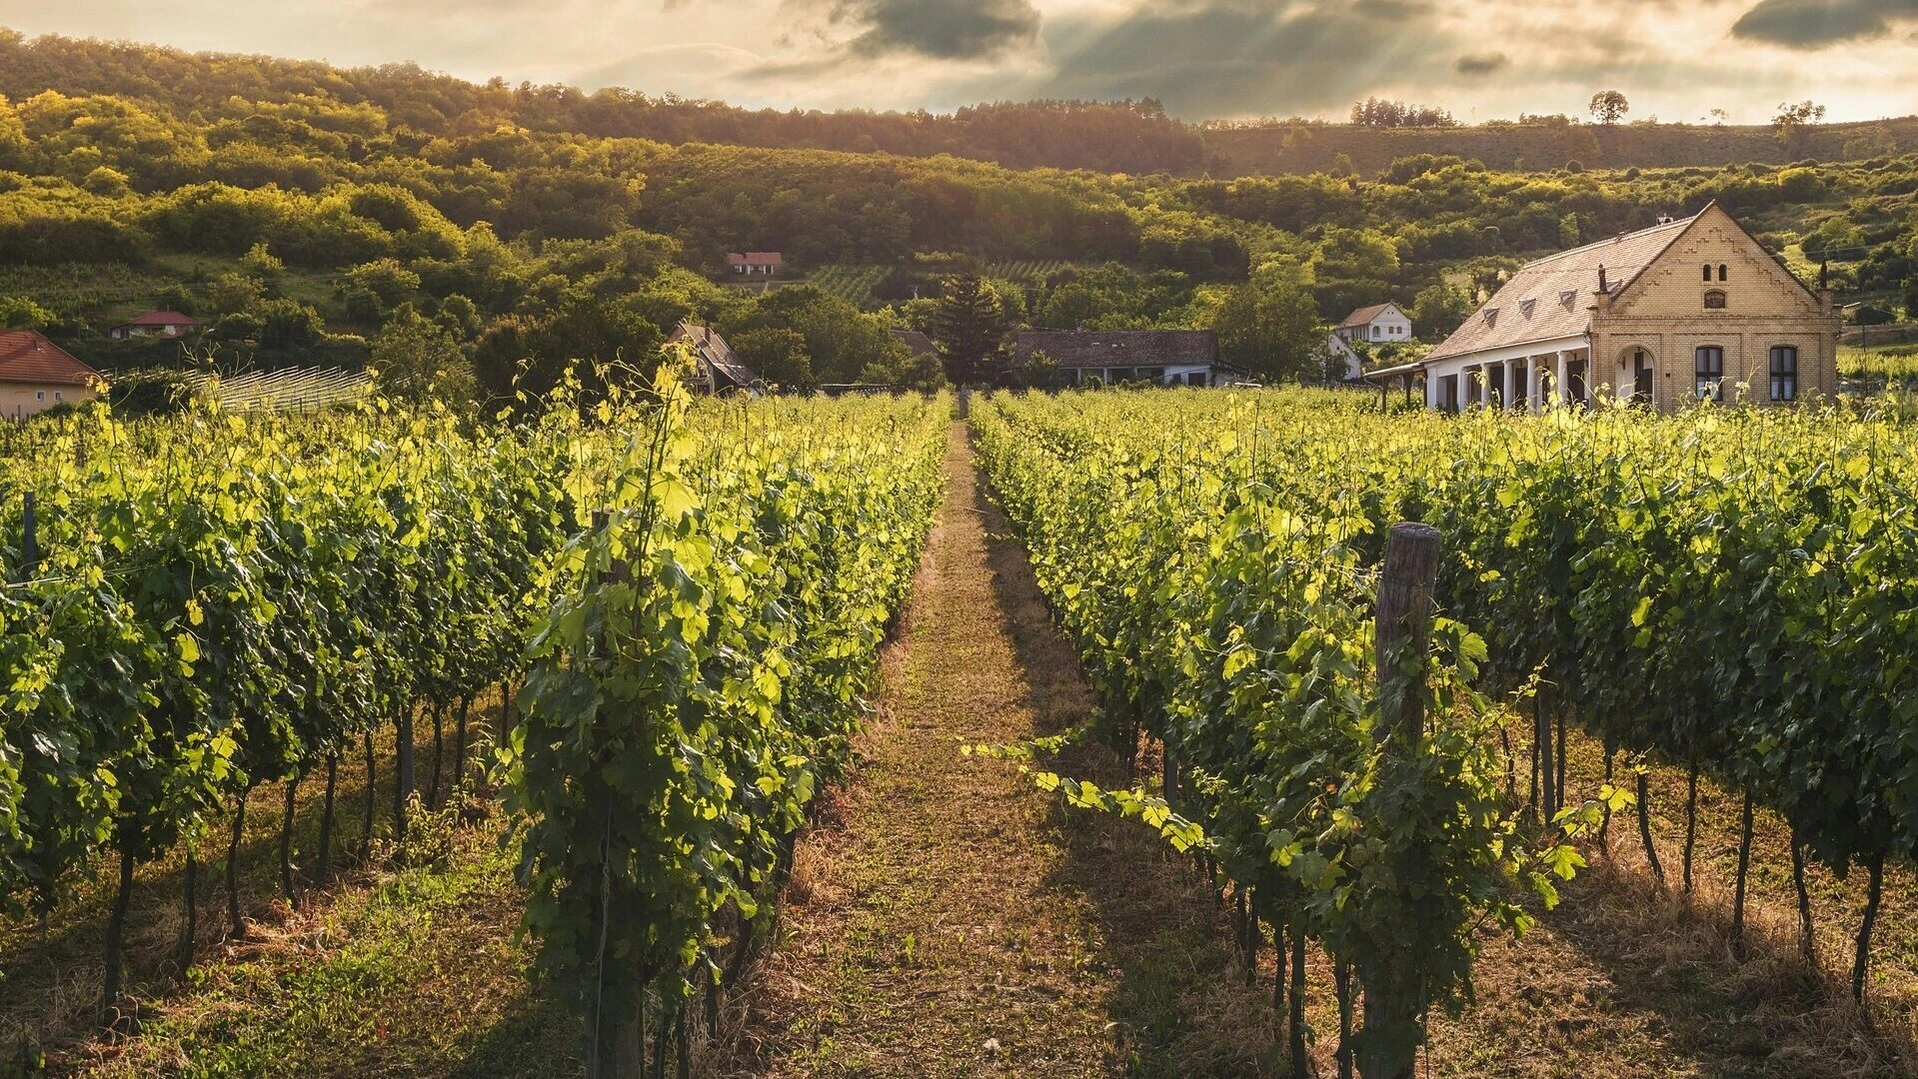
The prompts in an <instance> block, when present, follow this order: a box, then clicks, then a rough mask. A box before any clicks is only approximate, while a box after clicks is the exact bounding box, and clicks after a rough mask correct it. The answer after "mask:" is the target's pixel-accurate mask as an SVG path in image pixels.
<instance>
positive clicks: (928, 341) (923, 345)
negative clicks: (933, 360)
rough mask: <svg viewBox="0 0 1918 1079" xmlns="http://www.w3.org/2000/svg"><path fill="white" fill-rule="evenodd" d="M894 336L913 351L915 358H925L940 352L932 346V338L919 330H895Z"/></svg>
mask: <svg viewBox="0 0 1918 1079" xmlns="http://www.w3.org/2000/svg"><path fill="white" fill-rule="evenodd" d="M892 335H893V337H895V338H897V339H898V340H899V341H900V342H901V343H903V344H904V345H905V346H906V347H907V348H909V349H911V350H912V354H913V355H914V356H925V355H929V354H931V353H933V352H937V351H938V349H936V348H934V347H933V345H932V338H930V337H927V336H926V335H925V334H923V333H920V332H919V331H918V330H894V331H892Z"/></svg>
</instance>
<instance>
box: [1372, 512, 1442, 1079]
mask: <svg viewBox="0 0 1918 1079" xmlns="http://www.w3.org/2000/svg"><path fill="white" fill-rule="evenodd" d="M1438 559H1439V531H1438V529H1436V528H1433V527H1432V526H1431V525H1428V524H1420V523H1417V522H1411V521H1405V522H1400V523H1399V524H1395V525H1393V526H1392V531H1391V533H1390V535H1389V536H1388V537H1387V539H1386V543H1385V565H1384V567H1383V569H1381V571H1380V573H1379V600H1378V630H1377V644H1376V649H1377V662H1378V671H1379V675H1378V677H1379V684H1378V692H1379V718H1378V724H1377V726H1375V727H1373V729H1372V737H1373V739H1374V740H1375V741H1376V742H1377V743H1378V744H1379V745H1381V746H1387V747H1388V748H1387V750H1386V760H1385V761H1384V762H1383V765H1382V767H1385V768H1389V767H1390V766H1391V757H1392V755H1393V751H1392V749H1391V748H1389V747H1390V746H1391V744H1392V743H1394V742H1396V743H1398V744H1399V745H1401V746H1412V745H1415V744H1416V743H1417V741H1418V738H1419V736H1420V734H1422V733H1423V731H1424V727H1425V694H1424V682H1425V660H1426V657H1427V656H1428V655H1429V654H1430V653H1431V650H1432V590H1433V587H1434V586H1435V585H1436V584H1437V583H1438ZM1403 962H1404V959H1403V957H1400V958H1399V959H1398V961H1397V962H1395V963H1394V964H1393V965H1395V966H1400V969H1398V970H1379V969H1374V970H1372V971H1370V972H1369V973H1370V974H1371V977H1369V978H1364V979H1363V980H1364V981H1365V983H1366V985H1365V1025H1366V1027H1367V1028H1370V1029H1372V1030H1378V1029H1380V1028H1382V1027H1388V1026H1395V1025H1409V1024H1412V1023H1415V1022H1416V1021H1417V1019H1418V1013H1419V1010H1420V1009H1421V1008H1422V1007H1423V1002H1422V1001H1421V1000H1420V999H1419V998H1418V995H1417V991H1416V989H1415V988H1414V987H1415V986H1416V984H1417V980H1418V979H1417V972H1416V971H1415V970H1408V969H1405V968H1404V967H1403V966H1401V965H1400V964H1403ZM1361 976H1362V977H1363V973H1362V975H1361ZM1368 1043H1369V1044H1368V1046H1367V1048H1366V1052H1365V1054H1364V1056H1363V1058H1362V1060H1361V1063H1360V1074H1361V1075H1363V1076H1364V1077H1365V1079H1412V1066H1413V1063H1414V1061H1415V1060H1416V1054H1406V1055H1405V1059H1403V1060H1397V1059H1393V1056H1392V1054H1390V1053H1388V1052H1387V1051H1385V1050H1384V1049H1382V1048H1381V1047H1380V1045H1379V1043H1377V1042H1373V1041H1370V1039H1368Z"/></svg>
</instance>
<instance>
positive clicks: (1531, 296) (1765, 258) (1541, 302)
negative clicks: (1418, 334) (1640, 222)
mask: <svg viewBox="0 0 1918 1079" xmlns="http://www.w3.org/2000/svg"><path fill="white" fill-rule="evenodd" d="M1838 329H1839V318H1838V315H1837V313H1836V312H1835V310H1834V309H1833V306H1832V299H1831V293H1830V292H1829V291H1828V290H1823V289H1821V290H1819V291H1816V292H1814V291H1813V290H1812V289H1810V288H1808V287H1806V285H1805V284H1804V283H1803V282H1801V281H1800V280H1798V278H1797V277H1796V276H1795V275H1793V274H1792V272H1791V271H1790V270H1789V269H1787V268H1786V267H1785V266H1784V264H1783V263H1781V262H1780V261H1779V260H1778V259H1777V258H1775V257H1774V256H1773V255H1772V254H1771V253H1770V252H1768V251H1766V250H1765V248H1764V247H1763V246H1762V245H1760V244H1759V243H1758V241H1757V240H1755V239H1753V238H1752V236H1751V234H1750V233H1748V232H1746V231H1745V230H1744V228H1742V227H1741V226H1740V225H1739V224H1738V222H1737V221H1735V220H1733V219H1732V216H1731V215H1730V214H1729V213H1726V212H1725V210H1724V209H1723V208H1722V207H1720V206H1719V205H1718V204H1717V203H1713V204H1711V205H1709V206H1706V207H1705V209H1704V210H1702V211H1700V212H1699V213H1698V214H1697V215H1696V216H1694V217H1688V218H1683V219H1679V220H1671V219H1667V220H1664V221H1661V222H1660V223H1659V224H1657V225H1654V226H1653V227H1651V228H1648V229H1643V230H1640V231H1638V232H1631V233H1626V234H1623V235H1621V236H1618V237H1616V238H1614V239H1610V240H1604V241H1601V242H1599V243H1595V244H1588V245H1586V246H1584V247H1579V248H1575V249H1573V250H1570V251H1564V252H1560V253H1559V254H1556V255H1551V256H1549V257H1546V258H1542V259H1539V260H1538V261H1536V262H1532V263H1529V264H1527V265H1525V266H1523V267H1521V268H1520V269H1519V270H1518V272H1516V273H1515V274H1513V275H1512V278H1511V280H1509V281H1507V282H1506V283H1505V285H1504V286H1503V287H1502V288H1500V289H1499V290H1498V293H1497V294H1496V295H1494V296H1493V297H1492V298H1491V299H1490V300H1488V301H1486V303H1485V305H1484V306H1483V307H1482V308H1480V309H1479V310H1478V311H1477V312H1476V313H1475V314H1473V315H1472V316H1471V317H1470V318H1468V319H1466V320H1465V324H1464V325H1462V326H1460V327H1459V328H1458V330H1457V332H1455V333H1453V334H1452V336H1451V337H1449V338H1447V339H1446V341H1445V343H1444V344H1442V345H1440V346H1439V347H1438V348H1436V349H1434V350H1433V351H1432V353H1431V354H1430V355H1429V356H1427V357H1426V358H1425V359H1423V360H1421V361H1419V362H1418V363H1413V364H1405V365H1402V366H1400V367H1394V368H1388V369H1385V370H1382V371H1374V372H1370V373H1369V374H1367V375H1366V377H1367V378H1368V379H1371V380H1373V381H1377V382H1380V383H1382V384H1384V383H1389V382H1393V381H1397V380H1403V382H1404V385H1405V387H1406V390H1407V392H1408V393H1409V392H1410V391H1411V388H1412V385H1413V383H1414V381H1415V380H1416V379H1417V378H1418V377H1419V376H1423V378H1424V381H1425V400H1426V405H1427V407H1429V408H1434V409H1441V410H1445V411H1457V410H1459V409H1462V408H1469V407H1472V406H1474V405H1494V406H1497V405H1504V406H1508V407H1512V408H1523V407H1527V406H1530V407H1534V408H1536V407H1539V406H1541V405H1543V404H1544V403H1545V402H1547V401H1548V400H1550V399H1551V398H1552V397H1553V396H1554V395H1562V396H1563V397H1564V399H1565V400H1567V401H1571V402H1576V403H1579V404H1588V405H1589V404H1592V403H1595V402H1597V401H1600V400H1603V399H1606V398H1612V397H1616V398H1621V399H1626V400H1630V401H1634V402H1638V403H1641V404H1645V405H1647V406H1649V407H1652V408H1657V409H1660V410H1662V411H1669V410H1671V409H1675V408H1678V407H1679V406H1681V405H1683V404H1686V403H1687V402H1691V401H1696V400H1699V399H1700V398H1710V399H1712V400H1717V401H1732V400H1748V401H1754V402H1759V403H1768V404H1787V403H1790V402H1793V401H1797V400H1800V399H1802V398H1807V397H1816V396H1820V395H1824V394H1829V393H1831V392H1833V390H1834V389H1835V388H1836V387H1837V384H1838V373H1837V358H1838Z"/></svg>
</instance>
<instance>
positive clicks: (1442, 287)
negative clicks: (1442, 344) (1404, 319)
mask: <svg viewBox="0 0 1918 1079" xmlns="http://www.w3.org/2000/svg"><path fill="white" fill-rule="evenodd" d="M1472 306H1473V305H1472V298H1471V297H1470V296H1467V295H1466V294H1465V293H1464V292H1461V291H1460V290H1458V289H1456V288H1453V287H1452V286H1451V285H1448V284H1446V283H1445V282H1443V281H1441V282H1439V283H1438V284H1436V285H1428V286H1426V287H1425V288H1423V289H1420V290H1419V294H1418V296H1417V297H1416V298H1415V299H1413V301H1412V312H1411V313H1412V326H1413V328H1414V329H1415V330H1416V331H1417V332H1418V333H1419V335H1420V336H1422V337H1429V338H1432V339H1434V340H1437V339H1439V338H1443V337H1445V336H1446V335H1447V334H1450V333H1451V332H1452V331H1453V330H1455V329H1458V327H1459V324H1460V323H1462V322H1464V321H1465V320H1466V319H1467V318H1470V317H1471V314H1472Z"/></svg>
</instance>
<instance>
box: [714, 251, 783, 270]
mask: <svg viewBox="0 0 1918 1079" xmlns="http://www.w3.org/2000/svg"><path fill="white" fill-rule="evenodd" d="M726 261H727V262H729V263H731V264H733V265H734V266H777V265H779V264H780V262H781V261H782V260H781V259H780V257H779V252H777V251H748V252H746V253H745V254H743V255H742V254H740V253H739V252H737V251H734V252H732V253H731V254H729V255H727V256H726Z"/></svg>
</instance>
